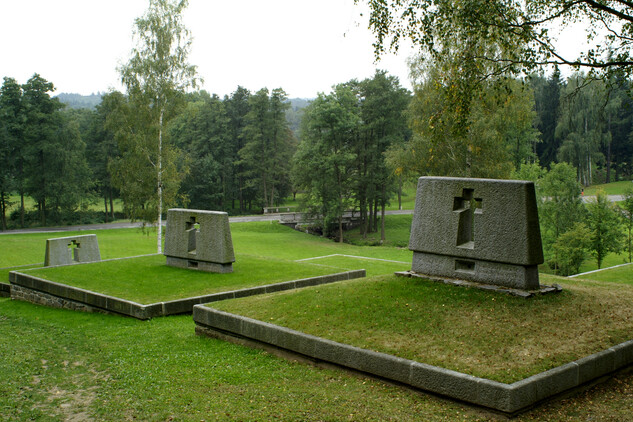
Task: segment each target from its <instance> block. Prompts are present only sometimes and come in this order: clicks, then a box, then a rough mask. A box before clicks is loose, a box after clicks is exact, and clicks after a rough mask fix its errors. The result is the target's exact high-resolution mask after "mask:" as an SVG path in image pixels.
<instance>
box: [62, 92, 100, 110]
mask: <svg viewBox="0 0 633 422" xmlns="http://www.w3.org/2000/svg"><path fill="white" fill-rule="evenodd" d="M102 95H103V94H101V93H96V94H92V95H80V94H67V93H65V92H62V93H61V94H59V95H57V96H56V98H58V99H59V101H60V102H62V103H64V104H66V105H67V106H68V107H70V108H89V109H94V108H95V107H96V106H98V105H99V104H101V96H102Z"/></svg>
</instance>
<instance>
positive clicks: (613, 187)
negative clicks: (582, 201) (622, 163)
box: [585, 180, 633, 196]
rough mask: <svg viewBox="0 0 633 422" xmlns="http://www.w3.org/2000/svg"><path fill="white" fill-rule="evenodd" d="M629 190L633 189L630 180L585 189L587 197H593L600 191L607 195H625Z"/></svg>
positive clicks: (632, 183)
mask: <svg viewBox="0 0 633 422" xmlns="http://www.w3.org/2000/svg"><path fill="white" fill-rule="evenodd" d="M628 188H633V182H632V181H630V180H622V181H619V182H612V183H603V184H600V185H593V186H589V187H588V188H585V196H593V195H595V194H596V192H598V191H599V190H603V191H605V193H606V194H607V195H624V192H626V190H627V189H628Z"/></svg>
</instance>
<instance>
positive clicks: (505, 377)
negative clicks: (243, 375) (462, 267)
mask: <svg viewBox="0 0 633 422" xmlns="http://www.w3.org/2000/svg"><path fill="white" fill-rule="evenodd" d="M561 280H564V279H560V278H556V279H553V280H552V279H549V278H548V279H546V280H544V281H545V282H550V283H552V282H561ZM564 288H565V291H564V292H563V293H562V294H559V295H549V296H542V297H536V298H532V299H530V300H525V299H522V298H517V297H512V296H506V295H499V294H495V293H490V292H485V291H479V290H475V289H465V288H457V287H455V286H448V285H444V284H438V283H433V282H429V281H425V280H420V279H407V278H399V277H394V276H387V277H383V278H380V279H367V280H354V281H349V282H345V283H337V284H335V285H328V286H319V287H315V288H310V289H302V290H300V291H294V292H285V293H282V294H271V295H264V296H257V297H251V298H246V299H236V300H230V301H225V302H221V303H217V304H213V305H211V306H213V307H217V308H219V309H222V310H226V311H229V312H235V313H238V314H240V315H245V316H248V317H251V318H255V319H260V320H263V321H269V322H273V321H274V323H275V324H279V325H283V326H286V327H289V328H293V329H296V330H301V331H304V332H307V333H309V334H313V335H316V336H320V337H326V338H328V339H331V340H334V341H338V342H343V343H348V344H352V345H354V346H357V347H362V348H367V349H372V350H376V351H380V352H384V353H389V354H395V355H397V356H400V357H403V358H407V359H413V360H417V361H420V362H424V363H428V364H431V365H436V366H441V367H446V368H449V369H453V370H456V371H460V372H465V373H468V374H471V375H475V376H480V377H484V378H490V379H494V380H497V381H501V382H514V381H518V380H520V379H523V378H526V377H527V376H530V375H534V374H536V373H538V372H542V371H545V370H548V369H551V368H553V367H556V366H559V365H562V364H564V363H567V362H570V361H573V360H576V359H580V358H581V357H584V356H587V355H589V354H592V353H596V352H599V351H602V350H604V349H606V348H608V347H611V346H614V345H616V344H619V343H621V342H623V341H627V340H630V339H631V332H633V308H631V306H630V304H631V303H633V288H622V287H620V288H618V289H617V292H616V290H615V288H614V287H612V288H609V287H605V286H604V284H603V283H596V282H590V281H581V280H575V281H573V282H565V283H564ZM280 308H283V309H284V310H285V312H283V313H279V312H278V309H280ZM552 321H556V323H555V324H552ZM510 327H511V328H510ZM420 345H424V347H420ZM465 350H467V351H468V352H467V353H463V351H465Z"/></svg>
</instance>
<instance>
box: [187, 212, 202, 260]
mask: <svg viewBox="0 0 633 422" xmlns="http://www.w3.org/2000/svg"><path fill="white" fill-rule="evenodd" d="M185 225H186V228H185V230H186V231H187V232H188V233H189V246H188V248H187V251H188V252H189V253H190V254H194V255H195V254H196V248H197V246H196V238H197V234H198V233H200V223H198V222H196V217H191V218H190V219H189V221H187V222H186V223H185Z"/></svg>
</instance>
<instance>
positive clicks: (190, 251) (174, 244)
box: [165, 208, 235, 273]
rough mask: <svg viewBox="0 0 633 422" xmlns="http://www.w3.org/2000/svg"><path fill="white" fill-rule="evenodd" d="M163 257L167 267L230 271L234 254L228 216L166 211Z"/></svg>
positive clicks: (222, 213)
mask: <svg viewBox="0 0 633 422" xmlns="http://www.w3.org/2000/svg"><path fill="white" fill-rule="evenodd" d="M165 256H166V257H167V258H168V259H167V265H173V266H177V267H181V268H191V269H197V270H201V271H211V272H221V273H227V272H232V271H233V267H232V263H233V262H235V254H234V252H233V240H232V238H231V228H230V227H229V215H228V214H227V213H225V212H218V211H203V210H187V209H180V208H173V209H170V210H169V211H167V227H166V230H165ZM170 258H171V259H170ZM214 264H215V265H214Z"/></svg>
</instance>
